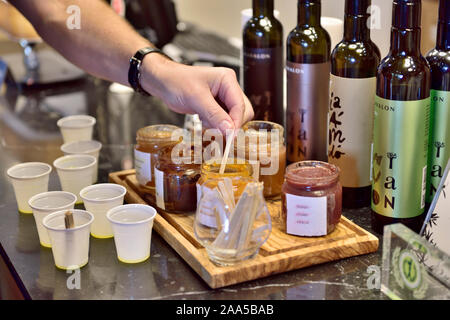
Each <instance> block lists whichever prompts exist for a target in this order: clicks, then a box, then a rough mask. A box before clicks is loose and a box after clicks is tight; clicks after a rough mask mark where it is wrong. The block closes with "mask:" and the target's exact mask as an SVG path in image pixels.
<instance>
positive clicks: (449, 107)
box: [426, 90, 450, 203]
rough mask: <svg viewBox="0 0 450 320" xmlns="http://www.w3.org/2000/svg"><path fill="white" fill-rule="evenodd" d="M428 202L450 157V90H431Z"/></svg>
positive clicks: (431, 200) (430, 200)
mask: <svg viewBox="0 0 450 320" xmlns="http://www.w3.org/2000/svg"><path fill="white" fill-rule="evenodd" d="M431 123H432V126H431V130H430V134H431V136H430V150H429V160H428V187H427V197H426V198H427V202H428V203H431V202H433V198H434V196H435V194H436V189H437V188H438V187H439V183H440V182H441V178H442V176H443V174H444V171H445V168H446V166H447V162H448V160H449V158H450V126H449V124H450V92H449V91H438V90H431Z"/></svg>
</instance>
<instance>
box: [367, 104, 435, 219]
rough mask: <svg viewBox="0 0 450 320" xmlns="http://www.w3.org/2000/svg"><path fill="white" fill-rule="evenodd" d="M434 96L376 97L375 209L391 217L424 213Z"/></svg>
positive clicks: (412, 216)
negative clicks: (425, 182)
mask: <svg viewBox="0 0 450 320" xmlns="http://www.w3.org/2000/svg"><path fill="white" fill-rule="evenodd" d="M429 122H430V99H429V98H428V99H424V100H418V101H392V100H386V99H383V98H380V97H378V96H377V97H375V121H374V147H373V168H372V170H373V182H372V210H374V211H375V212H376V213H378V214H380V215H383V216H387V217H391V218H414V217H417V216H419V215H421V214H422V213H423V212H424V207H425V203H424V201H423V200H424V196H425V187H424V179H425V174H426V170H427V169H426V167H427V158H428V137H429Z"/></svg>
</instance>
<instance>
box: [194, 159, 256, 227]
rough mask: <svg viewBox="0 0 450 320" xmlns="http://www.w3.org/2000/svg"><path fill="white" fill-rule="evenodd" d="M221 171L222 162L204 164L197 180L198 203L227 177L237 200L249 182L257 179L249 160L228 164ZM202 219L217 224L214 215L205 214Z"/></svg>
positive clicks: (210, 223)
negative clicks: (254, 176) (223, 170)
mask: <svg viewBox="0 0 450 320" xmlns="http://www.w3.org/2000/svg"><path fill="white" fill-rule="evenodd" d="M219 171H220V163H217V161H215V160H210V161H208V162H205V163H204V164H203V165H202V169H201V177H200V179H199V180H198V182H197V204H199V203H200V200H201V197H202V195H203V193H208V192H211V191H212V190H214V189H215V188H216V187H218V185H219V182H220V181H224V179H225V178H230V179H231V183H232V186H233V193H234V199H235V202H237V200H238V199H239V198H240V196H241V194H242V193H243V192H244V189H245V187H246V186H247V184H248V183H250V182H255V181H256V180H255V179H254V178H253V177H252V173H253V170H252V166H251V165H250V164H249V163H247V162H245V163H242V164H239V163H234V164H227V165H226V166H225V172H224V173H223V174H220V173H219ZM200 220H201V221H202V222H203V223H204V224H205V225H208V226H210V227H215V226H216V224H215V223H216V222H215V221H216V220H215V217H214V216H211V215H208V214H205V215H203V216H201V217H200Z"/></svg>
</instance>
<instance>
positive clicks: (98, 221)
mask: <svg viewBox="0 0 450 320" xmlns="http://www.w3.org/2000/svg"><path fill="white" fill-rule="evenodd" d="M126 193H127V189H125V188H124V187H122V186H121V185H118V184H111V183H102V184H96V185H93V186H89V187H86V188H84V189H83V190H81V192H80V197H81V198H82V199H83V201H84V206H85V207H86V210H87V211H89V212H91V213H92V214H93V215H94V217H95V220H94V222H93V223H92V226H91V235H92V236H93V237H95V238H100V239H107V238H112V237H113V236H114V234H113V230H112V228H111V223H110V222H109V221H108V219H107V218H106V214H107V213H108V211H109V210H111V209H112V208H115V207H118V206H121V205H122V204H123V199H124V197H125V194H126Z"/></svg>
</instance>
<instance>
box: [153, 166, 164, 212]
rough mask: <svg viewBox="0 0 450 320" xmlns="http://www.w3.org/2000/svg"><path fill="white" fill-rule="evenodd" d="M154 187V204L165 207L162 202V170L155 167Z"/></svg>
mask: <svg viewBox="0 0 450 320" xmlns="http://www.w3.org/2000/svg"><path fill="white" fill-rule="evenodd" d="M155 189H156V205H157V206H158V208H161V209H163V210H165V209H166V205H165V203H164V172H163V171H159V170H158V169H156V168H155Z"/></svg>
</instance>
